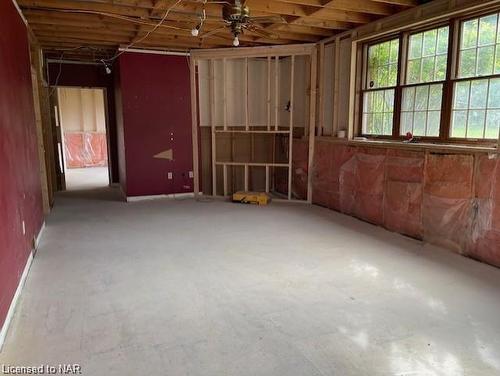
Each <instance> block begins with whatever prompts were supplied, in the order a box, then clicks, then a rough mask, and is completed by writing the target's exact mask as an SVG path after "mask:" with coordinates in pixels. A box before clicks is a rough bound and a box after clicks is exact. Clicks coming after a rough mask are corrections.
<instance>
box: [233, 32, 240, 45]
mask: <svg viewBox="0 0 500 376" xmlns="http://www.w3.org/2000/svg"><path fill="white" fill-rule="evenodd" d="M239 45H240V40H239V39H238V36H237V35H236V36H235V37H234V39H233V46H234V47H238V46H239Z"/></svg>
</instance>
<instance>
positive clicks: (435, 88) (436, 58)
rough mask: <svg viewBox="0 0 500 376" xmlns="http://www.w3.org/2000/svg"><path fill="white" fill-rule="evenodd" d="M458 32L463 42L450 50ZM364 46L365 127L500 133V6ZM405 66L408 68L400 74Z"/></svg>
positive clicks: (388, 131)
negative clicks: (494, 11) (479, 13)
mask: <svg viewBox="0 0 500 376" xmlns="http://www.w3.org/2000/svg"><path fill="white" fill-rule="evenodd" d="M455 25H456V26H455ZM452 33H453V37H454V38H455V37H456V38H458V41H459V43H458V44H457V46H456V48H454V49H453V51H449V50H450V49H451V48H452V46H451V44H450V45H449V41H450V40H452V39H453V38H452V35H451V34H452ZM400 44H402V46H403V48H402V50H401V51H403V52H404V54H403V55H402V56H399V46H400ZM391 50H392V51H394V53H393V54H391ZM365 51H366V55H365V56H366V60H365V67H364V72H365V76H364V77H365V78H364V81H363V87H362V92H363V93H362V101H363V102H362V118H361V132H362V134H365V135H368V136H370V135H371V136H392V135H394V134H398V135H399V136H403V135H405V134H406V132H412V134H413V135H415V136H419V137H434V138H440V139H441V140H443V141H444V140H450V141H452V140H456V139H460V140H464V139H465V140H467V141H474V142H475V141H489V140H496V139H498V137H499V130H500V129H499V128H500V13H498V11H497V12H496V13H493V14H485V15H481V16H478V17H476V18H474V19H466V20H462V21H460V22H459V23H455V22H454V20H451V21H449V23H448V25H444V26H440V27H437V28H434V29H430V30H425V31H422V32H417V33H413V34H408V33H401V34H400V36H399V37H398V38H395V39H392V40H389V41H384V42H381V43H375V44H371V45H369V46H368V48H367V49H366V50H365ZM396 51H397V52H396ZM450 59H451V60H450ZM448 60H450V61H448ZM450 65H451V66H450ZM398 67H401V68H402V69H403V70H402V74H401V75H400V74H399V72H398ZM378 91H380V92H379V93H377V92H378ZM442 111H445V112H444V115H445V116H443V114H442ZM391 116H392V118H394V119H395V120H397V121H396V123H394V124H393V121H392V118H391ZM394 127H395V128H396V129H395V130H393V129H394Z"/></svg>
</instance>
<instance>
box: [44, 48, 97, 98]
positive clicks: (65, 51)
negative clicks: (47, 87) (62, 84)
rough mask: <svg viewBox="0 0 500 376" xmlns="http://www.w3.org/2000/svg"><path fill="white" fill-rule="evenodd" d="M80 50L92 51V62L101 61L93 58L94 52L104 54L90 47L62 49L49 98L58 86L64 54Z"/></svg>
mask: <svg viewBox="0 0 500 376" xmlns="http://www.w3.org/2000/svg"><path fill="white" fill-rule="evenodd" d="M82 49H89V50H92V53H93V55H94V58H93V62H98V61H102V59H101V60H98V59H96V58H95V52H96V51H98V52H101V51H103V52H104V50H102V49H100V48H95V47H91V46H78V47H73V48H64V49H62V52H61V56H59V71H58V73H57V76H56V80H55V82H54V85H52V90H51V91H50V92H49V98H50V97H51V96H52V95H54V92H55V91H56V89H57V85H58V84H59V79H60V78H61V73H62V64H63V59H64V54H65V53H67V52H72V51H77V50H82ZM105 66H106V64H105ZM49 81H50V78H49Z"/></svg>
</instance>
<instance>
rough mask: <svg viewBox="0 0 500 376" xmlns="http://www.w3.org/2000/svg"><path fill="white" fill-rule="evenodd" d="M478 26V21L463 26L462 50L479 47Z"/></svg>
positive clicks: (465, 23)
mask: <svg viewBox="0 0 500 376" xmlns="http://www.w3.org/2000/svg"><path fill="white" fill-rule="evenodd" d="M477 26H478V20H477V19H474V20H470V21H466V22H464V23H463V25H462V38H461V39H462V40H461V42H462V43H461V48H462V49H464V48H471V47H476V46H477Z"/></svg>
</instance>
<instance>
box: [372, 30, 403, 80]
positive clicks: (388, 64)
mask: <svg viewBox="0 0 500 376" xmlns="http://www.w3.org/2000/svg"><path fill="white" fill-rule="evenodd" d="M398 49H399V39H394V40H391V41H387V42H383V43H379V44H375V45H372V46H370V47H369V48H368V67H367V79H368V82H367V88H369V89H371V88H373V89H375V88H382V87H388V86H396V82H397V63H398V54H399V51H398Z"/></svg>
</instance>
